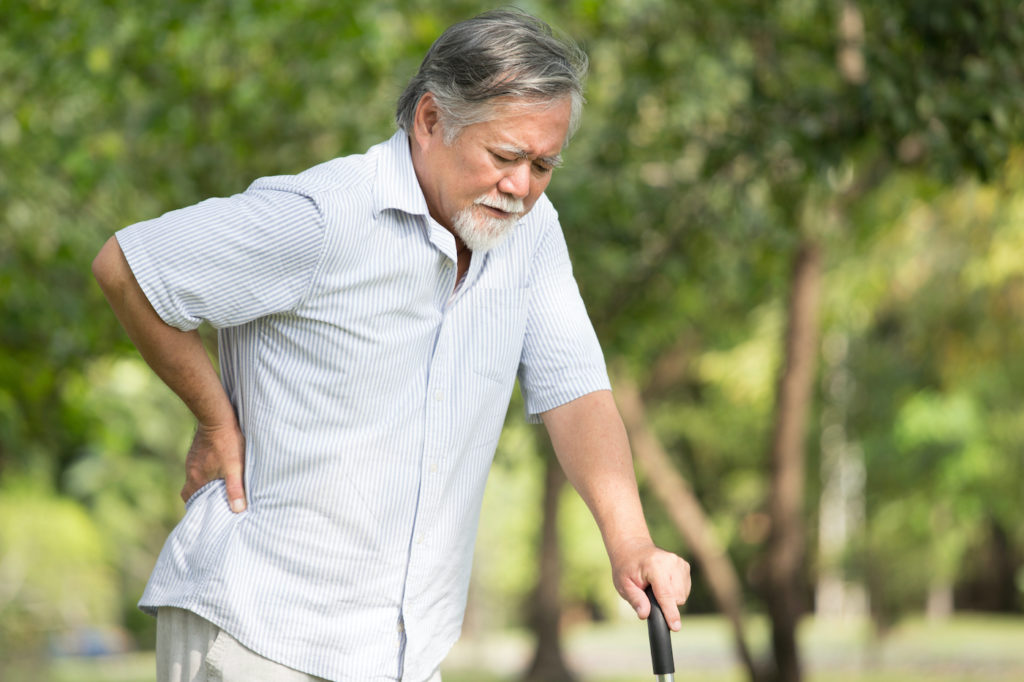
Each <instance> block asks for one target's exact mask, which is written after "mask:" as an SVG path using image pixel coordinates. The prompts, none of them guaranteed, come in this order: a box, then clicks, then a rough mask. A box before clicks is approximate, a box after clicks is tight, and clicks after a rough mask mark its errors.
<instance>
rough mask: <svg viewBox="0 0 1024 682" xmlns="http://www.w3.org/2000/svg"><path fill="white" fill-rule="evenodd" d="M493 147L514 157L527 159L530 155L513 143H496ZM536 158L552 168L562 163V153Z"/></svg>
mask: <svg viewBox="0 0 1024 682" xmlns="http://www.w3.org/2000/svg"><path fill="white" fill-rule="evenodd" d="M495 149H498V150H499V151H503V152H505V153H507V154H511V155H512V156H514V157H516V158H517V159H529V158H530V155H529V154H527V153H526V150H525V149H522V148H521V147H517V146H515V145H514V144H498V145H495ZM537 160H538V161H541V162H543V163H545V164H547V165H548V166H551V167H552V168H558V167H559V166H561V165H562V155H561V154H555V155H554V156H539V157H537Z"/></svg>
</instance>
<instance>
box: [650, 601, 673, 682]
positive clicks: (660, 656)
mask: <svg viewBox="0 0 1024 682" xmlns="http://www.w3.org/2000/svg"><path fill="white" fill-rule="evenodd" d="M644 591H645V592H646V593H647V598H648V599H650V600H651V614H650V615H649V616H647V634H648V635H649V636H650V638H651V663H653V664H654V674H655V675H656V676H657V679H658V681H659V682H672V681H673V680H674V679H675V678H674V673H675V671H676V664H675V661H673V660H672V639H671V637H670V636H669V634H670V631H669V629H668V622H667V621H666V620H665V614H664V613H662V611H661V606H659V605H658V600H657V599H655V598H654V590H653V589H651V586H650V585H648V586H647V589H646V590H644Z"/></svg>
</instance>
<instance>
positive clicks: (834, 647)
mask: <svg viewBox="0 0 1024 682" xmlns="http://www.w3.org/2000/svg"><path fill="white" fill-rule="evenodd" d="M750 638H751V641H752V644H753V646H754V649H755V651H757V652H764V651H765V648H766V646H767V642H768V631H767V626H766V624H765V623H764V622H763V621H759V620H755V621H753V622H752V623H751V625H750ZM672 639H673V649H674V653H675V661H676V675H675V679H676V680H677V682H698V681H699V682H745V677H744V676H743V674H742V670H740V669H739V668H738V667H737V666H736V664H735V662H734V658H733V654H732V643H731V640H730V638H729V632H728V629H727V627H726V624H725V622H724V621H723V620H722V619H720V618H716V617H710V616H688V617H686V619H685V621H684V629H683V632H681V633H679V634H675V635H673V638H672ZM800 640H801V646H802V653H803V656H804V660H805V665H806V669H807V672H808V674H807V676H806V678H805V679H806V680H807V682H869V681H870V682H925V681H927V682H1010V681H1011V680H1013V681H1018V680H1024V618H1000V617H993V616H962V615H961V616H957V617H956V618H954V619H952V620H949V621H946V622H941V623H931V622H928V621H925V620H909V621H906V622H904V623H902V624H900V625H899V626H898V627H896V628H894V629H893V630H892V632H890V633H889V635H888V636H887V637H886V638H885V639H884V640H881V641H879V640H876V639H875V638H874V637H873V635H872V632H871V630H870V629H869V628H867V627H864V626H863V625H860V624H855V623H854V624H850V623H846V624H842V623H829V622H822V621H814V620H812V619H808V620H807V621H805V623H804V625H803V627H802V629H801V632H800ZM530 653H531V645H530V640H529V637H528V636H527V635H526V633H523V632H520V631H503V632H495V633H486V634H470V633H467V636H465V637H464V638H463V639H462V641H460V642H459V643H458V644H457V645H456V647H455V649H454V650H453V651H452V652H451V655H449V657H448V659H447V660H446V662H445V665H444V667H443V668H442V670H443V673H444V680H445V682H513V680H517V679H518V678H519V676H520V673H521V671H522V670H523V669H524V668H525V666H526V664H527V662H528V660H529V656H530ZM566 656H567V659H568V660H569V663H570V666H571V667H572V669H573V670H575V671H576V672H577V673H578V674H579V677H580V679H581V680H582V681H583V682H641V681H642V682H649V681H650V680H653V679H654V676H653V674H651V672H650V670H651V668H650V657H649V649H648V644H647V635H646V628H645V627H644V625H643V624H642V623H638V622H635V621H627V622H622V623H616V624H613V625H585V626H579V627H576V628H573V629H572V630H571V631H570V632H569V633H568V634H567V637H566ZM153 670H154V663H153V654H152V652H139V653H134V654H129V655H125V656H117V657H105V658H95V659H74V658H65V659H59V660H56V661H54V662H52V663H50V664H49V665H40V664H36V665H33V666H29V665H22V666H18V667H15V666H12V665H9V664H8V665H4V663H3V662H2V661H0V680H4V681H5V682H152V680H153Z"/></svg>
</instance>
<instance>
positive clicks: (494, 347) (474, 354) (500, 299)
mask: <svg viewBox="0 0 1024 682" xmlns="http://www.w3.org/2000/svg"><path fill="white" fill-rule="evenodd" d="M473 294H474V295H473V296H472V297H467V298H470V299H471V300H467V301H466V303H467V304H469V305H468V306H467V308H468V313H469V314H468V316H467V317H468V319H467V323H468V326H469V329H468V330H467V331H468V333H466V334H465V338H466V340H467V342H468V344H469V345H468V347H467V348H466V355H467V357H468V359H469V366H470V368H471V369H472V370H473V372H475V373H476V374H479V375H480V376H483V377H487V378H488V379H491V380H493V381H496V382H498V383H500V384H511V383H512V382H514V381H515V376H516V371H517V369H518V368H519V358H520V355H522V352H523V338H524V336H525V334H526V309H527V304H528V301H529V294H530V290H529V288H511V289H490V288H480V289H479V290H477V291H474V292H473Z"/></svg>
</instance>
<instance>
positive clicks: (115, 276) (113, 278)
mask: <svg viewBox="0 0 1024 682" xmlns="http://www.w3.org/2000/svg"><path fill="white" fill-rule="evenodd" d="M127 265H128V263H127V262H126V261H125V259H124V254H123V253H121V246H120V245H119V244H118V243H117V238H116V237H111V238H110V239H108V240H107V241H106V243H105V244H104V245H103V248H101V249H100V252H99V253H98V254H96V258H94V259H93V261H92V276H93V277H94V278H95V279H96V282H97V283H98V284H99V285H100V289H102V290H103V293H104V294H105V295H106V296H107V298H109V297H110V294H111V292H112V291H114V290H115V289H116V288H117V282H118V281H119V280H120V279H121V275H122V272H121V270H122V268H123V267H127Z"/></svg>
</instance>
